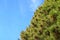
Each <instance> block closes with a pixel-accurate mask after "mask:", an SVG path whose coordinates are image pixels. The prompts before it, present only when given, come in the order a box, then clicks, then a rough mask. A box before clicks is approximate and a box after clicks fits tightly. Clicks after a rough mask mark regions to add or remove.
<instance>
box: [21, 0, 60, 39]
mask: <svg viewBox="0 0 60 40" xmlns="http://www.w3.org/2000/svg"><path fill="white" fill-rule="evenodd" d="M21 40H60V0H45V2H44V4H43V5H42V6H40V7H38V9H37V10H36V11H35V13H34V16H33V18H32V20H31V23H30V25H29V27H28V28H27V29H26V30H25V31H22V32H21Z"/></svg>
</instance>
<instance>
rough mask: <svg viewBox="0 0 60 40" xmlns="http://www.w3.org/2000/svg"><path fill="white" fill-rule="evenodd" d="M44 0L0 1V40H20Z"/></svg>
mask: <svg viewBox="0 0 60 40" xmlns="http://www.w3.org/2000/svg"><path fill="white" fill-rule="evenodd" d="M42 3H43V0H0V40H18V38H19V36H20V32H21V31H22V30H25V29H26V27H27V26H28V25H29V24H30V21H31V19H32V16H33V15H34V11H35V10H36V8H37V7H38V6H39V5H41V4H42Z"/></svg>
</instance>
